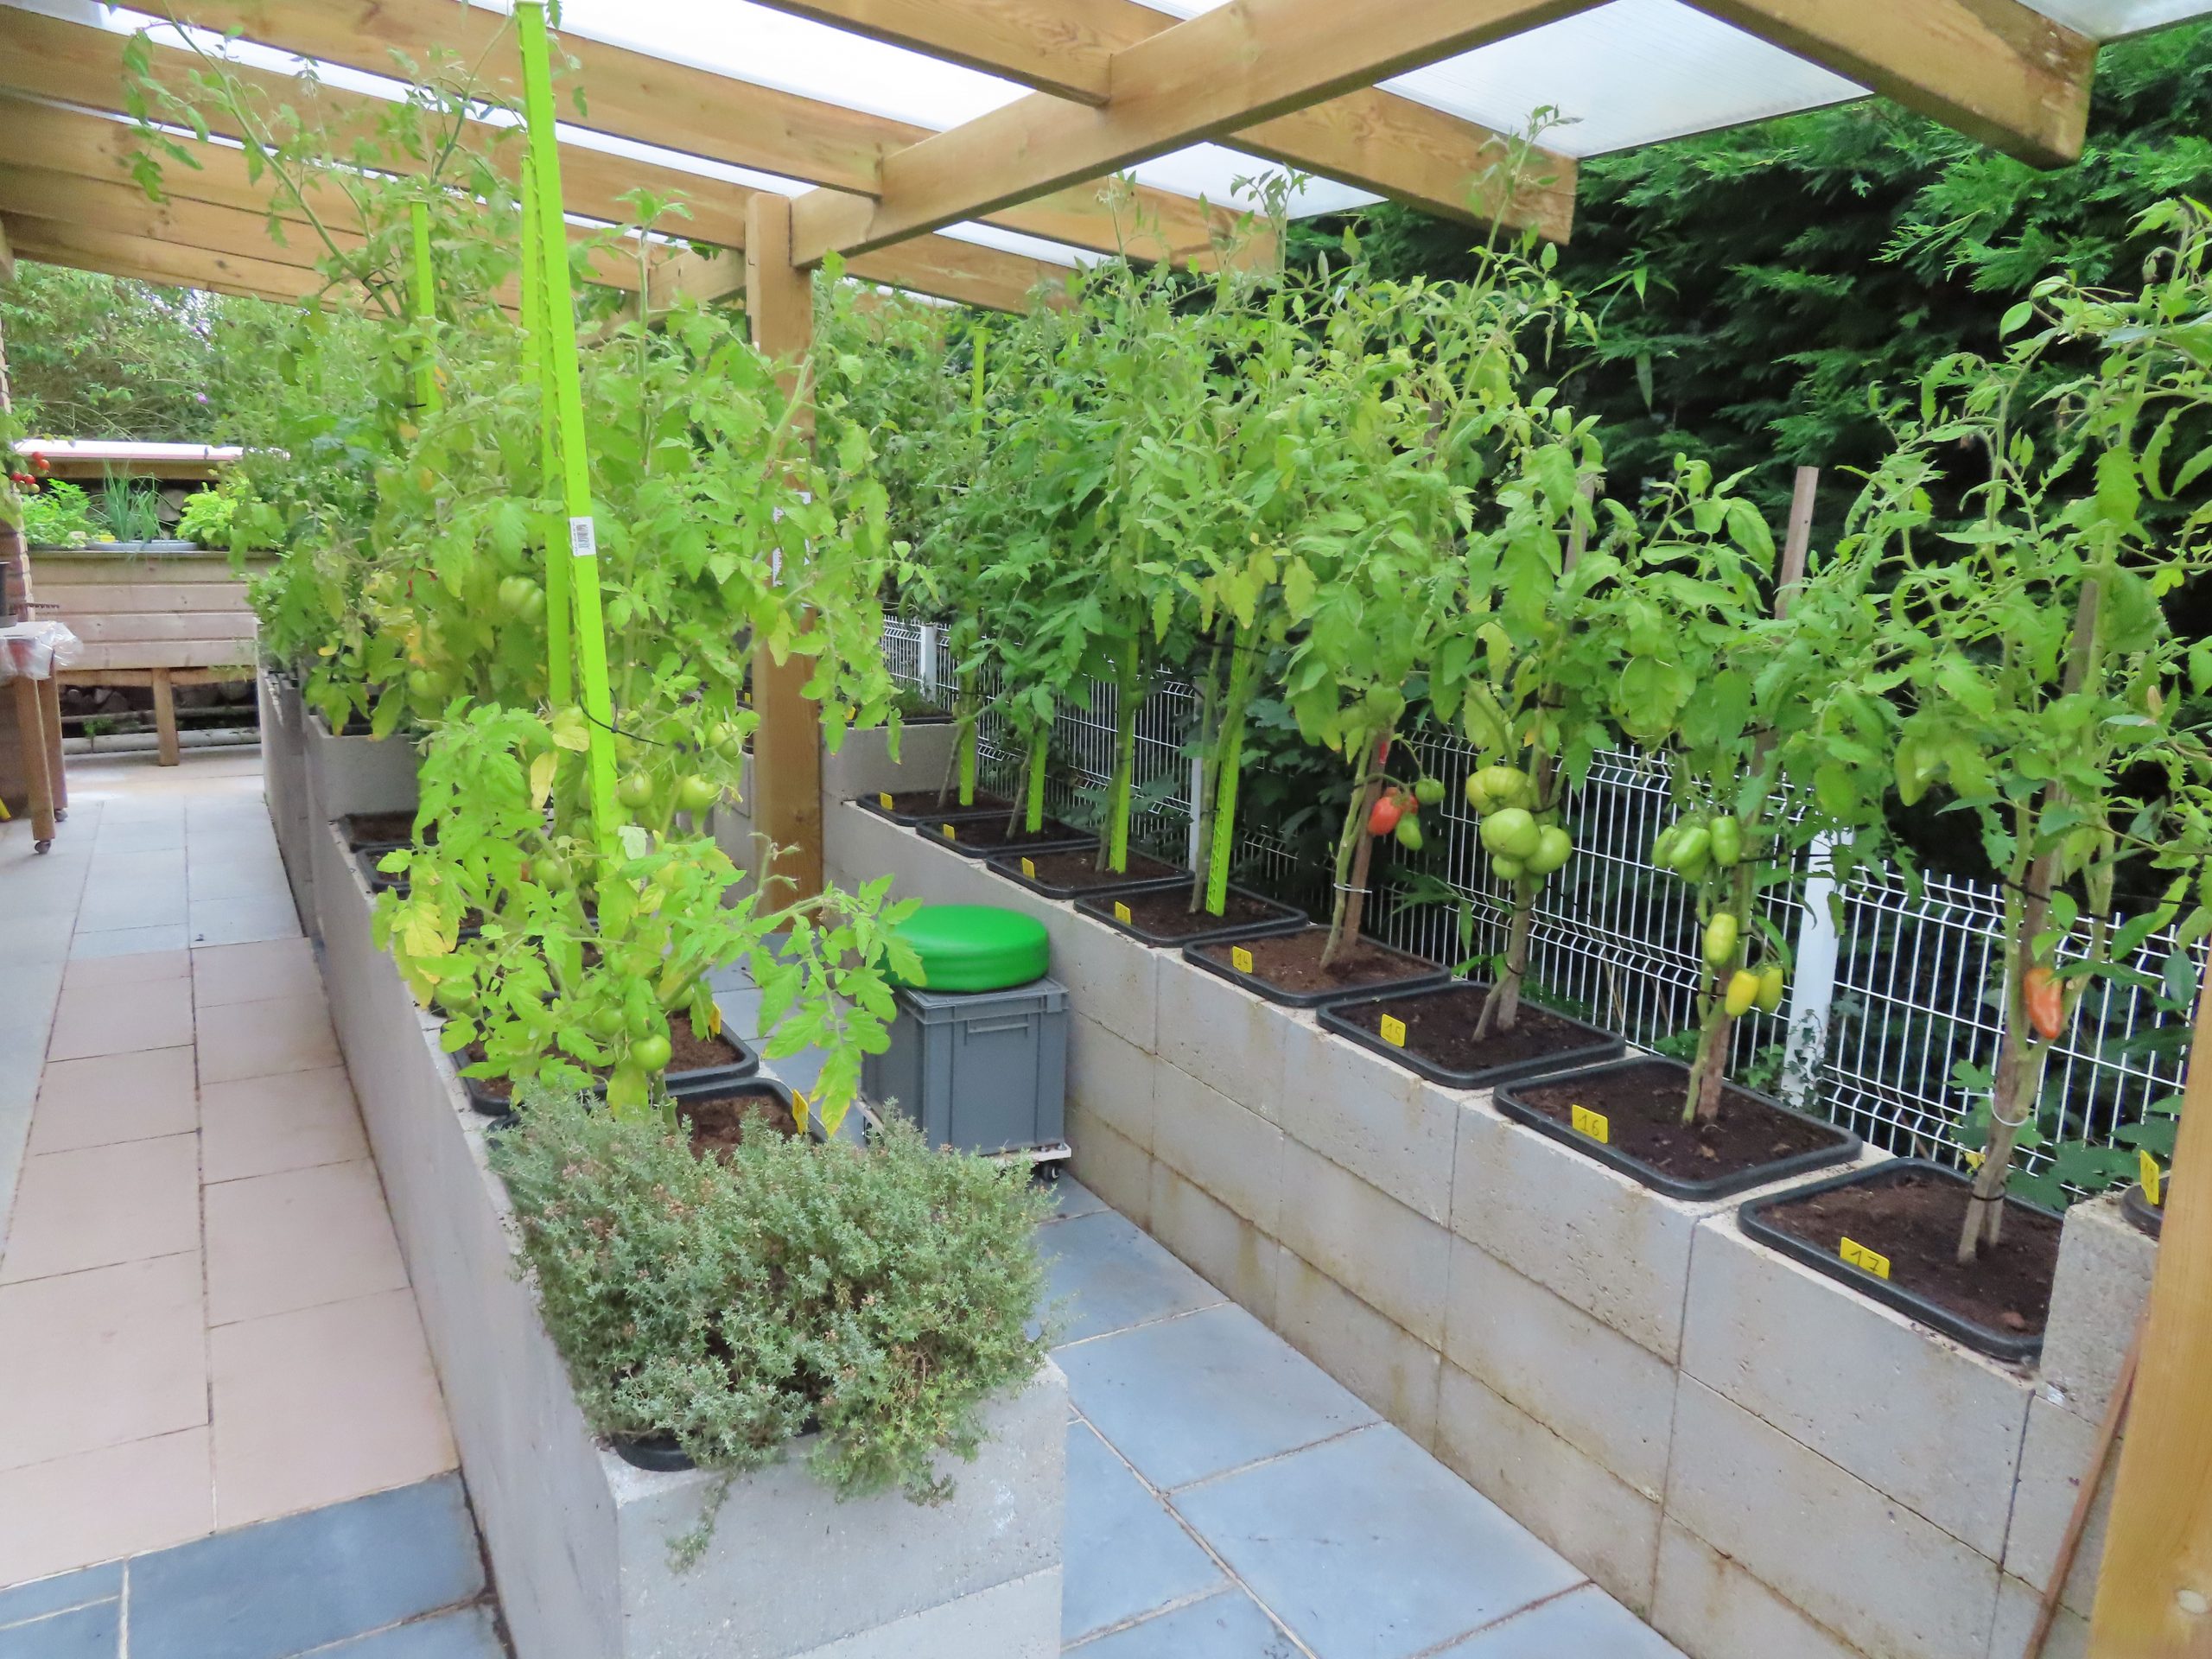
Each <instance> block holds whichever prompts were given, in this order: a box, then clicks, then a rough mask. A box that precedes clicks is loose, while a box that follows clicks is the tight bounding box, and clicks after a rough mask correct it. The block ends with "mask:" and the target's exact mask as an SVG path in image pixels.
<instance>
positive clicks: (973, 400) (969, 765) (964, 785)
mask: <svg viewBox="0 0 2212 1659" xmlns="http://www.w3.org/2000/svg"><path fill="white" fill-rule="evenodd" d="M975 341H976V363H975V366H974V367H973V368H972V369H971V370H970V371H969V394H968V397H969V430H970V432H971V434H972V435H973V436H974V438H975V441H976V453H977V454H979V455H980V454H982V447H983V361H984V355H985V353H986V352H987V351H988V348H989V346H990V335H989V334H988V332H987V331H986V330H985V329H984V327H982V324H981V323H978V324H977V325H976V333H975ZM954 701H955V702H956V704H957V707H958V710H959V715H960V736H959V740H958V741H959V744H960V804H961V805H963V806H973V805H975V804H976V724H977V722H978V721H980V720H981V719H982V710H981V709H978V708H976V676H975V671H973V670H971V669H965V668H963V669H962V670H961V671H960V690H959V695H958V696H957V697H956V698H955V699H954Z"/></svg>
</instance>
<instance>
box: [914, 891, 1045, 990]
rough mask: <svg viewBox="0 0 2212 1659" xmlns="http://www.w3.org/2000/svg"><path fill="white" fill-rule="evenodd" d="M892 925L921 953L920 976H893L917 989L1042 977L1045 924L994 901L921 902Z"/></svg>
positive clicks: (1000, 986) (990, 986)
mask: <svg viewBox="0 0 2212 1659" xmlns="http://www.w3.org/2000/svg"><path fill="white" fill-rule="evenodd" d="M898 931H899V938H900V939H901V940H903V941H904V942H905V943H906V944H907V945H908V946H909V947H911V948H912V950H913V952H914V954H915V955H916V956H918V957H920V958H921V959H922V977H921V978H920V979H919V980H918V981H912V982H909V981H906V980H903V979H898V978H897V977H896V976H893V980H894V982H895V983H898V984H901V985H906V984H911V985H912V988H915V989H917V990H931V991H1003V990H1006V989H1007V988H1009V987H1011V986H1015V985H1027V983H1028V982H1030V981H1031V980H1033V979H1042V978H1043V977H1044V976H1045V970H1046V968H1047V967H1048V966H1049V965H1050V956H1051V945H1050V942H1049V941H1048V940H1047V939H1046V936H1045V924H1044V923H1042V922H1040V921H1039V920H1038V919H1037V918H1035V917H1033V916H1025V915H1023V914H1022V913H1021V912H1020V911H1018V910H1001V909H1000V908H999V907H998V906H995V905H924V906H922V907H921V908H920V909H919V910H918V911H916V912H914V913H913V914H912V916H910V917H908V918H906V920H905V921H904V922H902V923H900V924H899V930H898Z"/></svg>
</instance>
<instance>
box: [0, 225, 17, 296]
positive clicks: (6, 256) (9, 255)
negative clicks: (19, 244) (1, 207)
mask: <svg viewBox="0 0 2212 1659" xmlns="http://www.w3.org/2000/svg"><path fill="white" fill-rule="evenodd" d="M15 274H16V250H15V249H14V248H13V247H12V246H10V245H9V242H8V227H7V226H6V225H5V224H4V223H0V283H4V282H8V281H10V279H11V278H13V277H14V276H15Z"/></svg>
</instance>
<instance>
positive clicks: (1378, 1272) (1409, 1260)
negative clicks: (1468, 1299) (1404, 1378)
mask: <svg viewBox="0 0 2212 1659" xmlns="http://www.w3.org/2000/svg"><path fill="white" fill-rule="evenodd" d="M1280 1228H1281V1230H1280V1231H1279V1232H1278V1233H1277V1234H1276V1236H1277V1237H1279V1238H1281V1240H1282V1242H1283V1243H1285V1244H1287V1245H1288V1246H1289V1247H1290V1248H1291V1249H1294V1250H1295V1251H1297V1252H1298V1254H1299V1255H1301V1256H1303V1257H1304V1258H1305V1259H1306V1262H1307V1263H1308V1265H1310V1266H1312V1267H1314V1268H1319V1270H1320V1271H1321V1272H1322V1273H1324V1274H1327V1275H1328V1276H1329V1277H1330V1278H1332V1279H1333V1280H1335V1281H1337V1282H1338V1284H1340V1285H1342V1286H1343V1287H1344V1288H1345V1289H1347V1290H1349V1291H1350V1292H1351V1294H1353V1295H1355V1296H1357V1297H1358V1298H1359V1299H1360V1300H1362V1301H1363V1302H1365V1303H1366V1304H1367V1305H1368V1306H1370V1307H1372V1308H1375V1309H1376V1310H1377V1311H1379V1312H1380V1313H1383V1314H1385V1315H1387V1316H1388V1317H1389V1319H1391V1320H1392V1321H1393V1322H1394V1323H1395V1324H1396V1325H1399V1326H1401V1327H1402V1328H1403V1329H1404V1330H1406V1331H1408V1332H1411V1333H1412V1334H1413V1335H1414V1337H1415V1338H1419V1339H1420V1340H1421V1342H1423V1343H1425V1344H1427V1345H1428V1346H1429V1347H1431V1348H1438V1349H1440V1348H1441V1347H1442V1346H1443V1344H1444V1300H1445V1292H1446V1277H1447V1274H1449V1272H1450V1268H1451V1259H1452V1236H1451V1234H1449V1233H1447V1232H1446V1231H1445V1230H1444V1229H1443V1228H1441V1227H1440V1226H1438V1225H1437V1224H1435V1223H1434V1222H1433V1221H1430V1220H1429V1219H1428V1218H1427V1217H1425V1216H1421V1215H1417V1214H1415V1213H1414V1211H1411V1210H1408V1209H1407V1208H1406V1207H1405V1205H1402V1204H1400V1203H1399V1202H1398V1201H1397V1200H1396V1199H1395V1198H1391V1197H1389V1195H1388V1194H1386V1193H1383V1192H1378V1191H1376V1189H1375V1188H1374V1187H1371V1186H1370V1185H1368V1184H1367V1183H1366V1182H1364V1181H1363V1180H1361V1179H1359V1178H1358V1177H1357V1175H1353V1174H1351V1173H1348V1172H1346V1171H1344V1170H1343V1169H1340V1168H1338V1166H1336V1165H1335V1164H1332V1163H1331V1162H1330V1161H1329V1160H1327V1159H1326V1158H1324V1157H1323V1156H1322V1155H1321V1154H1319V1153H1318V1152H1313V1151H1311V1150H1309V1149H1308V1148H1306V1147H1303V1146H1300V1144H1299V1143H1298V1142H1297V1141H1286V1142H1285V1143H1284V1146H1283V1166H1282V1211H1281V1218H1280Z"/></svg>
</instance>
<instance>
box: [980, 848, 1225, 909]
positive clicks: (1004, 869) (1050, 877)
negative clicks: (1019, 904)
mask: <svg viewBox="0 0 2212 1659" xmlns="http://www.w3.org/2000/svg"><path fill="white" fill-rule="evenodd" d="M1024 865H1027V868H1023V866H1024ZM1128 866H1129V868H1128V869H1126V870H1118V871H1117V870H1103V869H1101V868H1098V854H1097V852H1096V850H1095V849H1093V850H1090V851H1085V850H1084V849H1082V848H1076V849H1072V850H1071V851H1067V852H1058V853H1028V854H1023V855H1020V857H1019V858H1018V859H1017V858H1015V857H1013V856H1008V857H1005V858H995V859H993V860H992V861H991V868H993V869H994V870H996V871H997V872H998V873H999V874H1001V875H1005V876H1018V877H1019V878H1020V880H1021V881H1022V882H1023V883H1024V884H1025V885H1026V886H1029V887H1034V888H1036V890H1037V891H1038V892H1039V893H1049V894H1050V895H1051V896H1052V897H1053V898H1055V899H1064V898H1071V897H1073V896H1074V895H1075V894H1077V893H1089V892H1091V891H1093V890H1095V889H1096V888H1100V887H1128V886H1129V885H1131V884H1132V883H1135V882H1140V881H1164V880H1169V879H1170V878H1172V877H1174V876H1182V877H1183V878H1184V879H1185V880H1186V881H1187V880H1189V878H1190V874H1191V873H1190V872H1189V871H1188V870H1186V869H1185V868H1183V867H1182V866H1181V865H1179V864H1170V863H1168V862H1167V861H1166V860H1164V859H1158V858H1152V857H1149V856H1147V855H1145V854H1143V853H1131V854H1130V855H1129V857H1128ZM1183 891H1184V896H1185V898H1186V899H1187V898H1188V897H1189V893H1190V889H1189V888H1188V887H1185V888H1184V890H1183Z"/></svg>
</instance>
